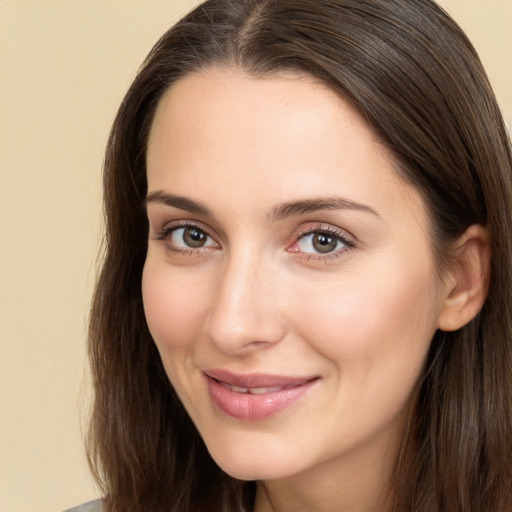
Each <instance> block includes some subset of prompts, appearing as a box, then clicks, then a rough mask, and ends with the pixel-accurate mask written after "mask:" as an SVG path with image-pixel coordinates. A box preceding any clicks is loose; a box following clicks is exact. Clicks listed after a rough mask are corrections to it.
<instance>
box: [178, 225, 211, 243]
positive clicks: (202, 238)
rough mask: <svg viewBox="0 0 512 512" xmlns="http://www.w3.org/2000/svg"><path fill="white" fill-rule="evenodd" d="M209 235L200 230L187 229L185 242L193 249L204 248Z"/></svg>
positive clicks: (184, 237) (184, 231)
mask: <svg viewBox="0 0 512 512" xmlns="http://www.w3.org/2000/svg"><path fill="white" fill-rule="evenodd" d="M207 238H208V235H207V234H206V233H205V232H204V231H201V230H200V229H198V228H186V229H185V230H183V241H184V242H185V244H186V245H188V246H189V247H193V248H198V247H203V245H204V244H205V243H206V240H207Z"/></svg>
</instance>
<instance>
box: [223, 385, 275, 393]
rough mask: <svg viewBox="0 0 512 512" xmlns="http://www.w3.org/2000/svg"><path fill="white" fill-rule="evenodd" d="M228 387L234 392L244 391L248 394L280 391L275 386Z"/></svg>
mask: <svg viewBox="0 0 512 512" xmlns="http://www.w3.org/2000/svg"><path fill="white" fill-rule="evenodd" d="M227 386H229V385H226V386H224V387H227ZM229 389H231V391H234V392H235V393H244V394H250V395H264V394H265V393H273V392H274V391H280V390H281V389H283V388H281V387H275V388H244V387H242V386H229Z"/></svg>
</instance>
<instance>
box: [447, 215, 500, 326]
mask: <svg viewBox="0 0 512 512" xmlns="http://www.w3.org/2000/svg"><path fill="white" fill-rule="evenodd" d="M490 252H491V251H490V244H489V234H488V232H487V229H486V228H485V227H483V226H482V225H480V224H473V225H471V226H470V227H469V228H468V229H467V230H466V231H465V232H464V234H463V235H462V236H461V237H460V238H459V240H458V243H457V248H456V257H455V260H454V261H453V262H452V264H451V267H450V269H449V271H448V272H447V274H448V275H447V276H446V280H445V285H446V286H445V299H444V301H443V303H442V305H441V310H440V312H439V317H438V328H439V329H441V330H442V331H456V330H457V329H460V328H461V327H463V326H464V325H466V324H467V323H468V322H470V321H471V320H472V319H473V318H474V317H475V316H476V315H477V314H478V312H479V311H480V309H481V308H482V306H483V304H484V302H485V300H486V299H487V294H488V290H489V280H490V265H491V254H490Z"/></svg>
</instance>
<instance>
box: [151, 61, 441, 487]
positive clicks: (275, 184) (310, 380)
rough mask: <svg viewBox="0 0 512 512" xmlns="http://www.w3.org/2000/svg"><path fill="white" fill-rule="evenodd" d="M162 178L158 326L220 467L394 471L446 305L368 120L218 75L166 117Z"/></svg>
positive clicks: (186, 86) (300, 85) (157, 193)
mask: <svg viewBox="0 0 512 512" xmlns="http://www.w3.org/2000/svg"><path fill="white" fill-rule="evenodd" d="M147 173H148V198H147V211H148V217H149V224H150V236H149V248H148V254H147V260H146V264H145V267H144V275H143V298H144V307H145V312H146V317H147V322H148V325H149V328H150V331H151V333H152V335H153V338H154V340H155V343H156V345H157V347H158V350H159V352H160V355H161V358H162V361H163V364H164V366H165V370H166V372H167V374H168V376H169V379H170V381H171V383H172V385H173V387H174V389H175V390H176V392H177V394H178V395H179V397H180V398H181V400H182V402H183V404H184V406H185V408H186V409H187V411H188V413H189V414H190V416H191V418H192V420H193V421H194V423H195V425H196V426H197V428H198V430H199V432H200V434H201V436H202V437H203V439H204V441H205V443H206V445H207V447H208V449H209V450H210V452H211V454H212V456H213V457H214V459H215V460H216V461H217V463H218V464H219V465H220V466H221V467H222V468H223V469H224V470H225V471H227V472H228V473H230V474H231V475H233V476H236V477H239V478H243V479H260V480H261V479H274V478H283V477H290V476H293V475H299V474H305V472H308V471H317V470H320V471H321V469H322V468H334V467H338V466H339V467H340V468H342V467H345V468H348V469H347V470H349V469H350V470H354V471H356V468H366V469H367V471H373V470H374V469H373V468H377V469H376V471H378V470H379V469H378V468H379V467H381V466H384V465H386V464H387V465H389V459H390V457H392V456H394V454H395V450H396V446H397V444H398V442H399V440H400V437H401V436H402V434H403V428H404V424H405V421H406V416H407V409H408V405H409V403H410V398H411V393H412V391H413V388H414V386H415V384H416V383H417V381H418V378H419V376H420V374H421V371H422V366H423V364H424V361H425V357H426V353H427V351H428V348H429V344H430V341H431V339H432V336H433V334H434V331H435V330H436V328H437V322H438V315H439V312H440V309H441V305H442V302H443V299H444V297H445V295H446V294H445V286H444V285H443V283H442V281H441V280H440V278H439V277H438V276H437V272H436V267H435V264H434V261H433V257H432V252H431V246H430V238H429V226H428V221H427V214H426V211H425V205H424V202H423V200H422V198H421V197H420V195H419V194H418V193H417V192H416V191H415V190H414V189H413V188H412V187H411V186H409V185H407V184H406V183H404V182H403V181H402V180H401V179H400V178H399V176H398V175H397V173H396V172H395V171H394V169H393V160H392V158H391V156H390V154H389V153H388V152H387V151H386V149H385V148H383V147H382V146H381V145H380V144H379V142H378V141H377V140H376V138H375V136H374V135H373V133H372V131H371V130H370V129H369V128H368V126H367V125H366V124H365V123H364V121H363V120H362V118H361V117H360V116H359V115H358V114H357V113H356V112H355V111H354V110H353V109H352V108H351V107H350V106H349V105H348V104H347V103H346V102H345V101H343V100H342V99H340V98H339V97H338V96H337V95H336V94H335V93H333V92H332V91H331V90H330V89H328V88H326V87H325V86H323V85H321V84H319V83H318V82H316V81H314V80H313V79H312V78H310V77H307V76H298V75H282V76H273V77H267V78H254V77H250V76H247V75H245V74H243V73H242V72H237V71H234V70H223V69H209V70H204V71H202V72H199V73H197V74H193V75H190V76H187V77H186V78H184V79H182V80H181V81H179V82H178V83H177V84H175V85H174V86H173V87H172V88H171V89H170V90H169V91H168V92H167V93H166V94H165V96H164V97H163V99H162V101H161V102H160V104H159V106H158V109H157V112H156V116H155V119H154V123H153V126H152V129H151V133H150V138H149V147H148V154H147ZM370 468H372V469H370Z"/></svg>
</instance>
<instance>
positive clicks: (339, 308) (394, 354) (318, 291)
mask: <svg viewBox="0 0 512 512" xmlns="http://www.w3.org/2000/svg"><path fill="white" fill-rule="evenodd" d="M368 268H372V267H365V273H364V274H362V273H360V272H358V269H353V270H352V271H349V272H347V274H345V275H344V276H343V278H342V279H340V280H339V281H338V282H336V281H335V282H332V283H330V284H325V283H324V285H323V286H319V287H316V288H315V289H309V290H308V291H306V292H305V293H302V294H301V296H308V297H309V300H308V301H307V303H306V304H304V303H302V304H297V313H296V317H297V318H303V319H305V321H303V322H302V337H303V338H305V339H308V340H312V343H314V344H315V348H316V349H317V350H318V351H319V352H321V353H322V354H323V355H324V356H325V357H327V358H328V359H330V360H331V361H334V362H336V363H337V364H339V365H342V366H343V368H344V370H345V371H349V369H350V367H351V365H352V363H354V364H353V368H354V371H357V372H360V373H365V372H366V371H368V370H369V369H370V368H372V369H373V370H375V368H373V367H374V366H377V365H381V367H382V368H384V367H385V366H386V365H388V366H389V367H401V370H402V371H403V369H404V367H406V365H410V364H414V366H415V368H416V369H418V368H420V367H421V365H422V364H423V360H424V357H425V354H426V351H427V350H428V347H429V345H430V341H431V339H432V336H433V334H434V332H435V325H436V322H435V319H436V317H437V311H438V305H437V304H436V299H435V290H434V289H433V285H432V280H431V277H430V276H431V274H430V271H429V267H427V266H423V265H419V266H418V267H417V268H415V267H412V268H411V266H410V265H409V267H407V265H402V264H400V261H394V262H393V261H389V260H388V261H386V264H385V265H382V267H380V266H379V268H375V267H374V268H373V269H372V271H371V272H370V271H368ZM404 268H405V269H406V270H404Z"/></svg>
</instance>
